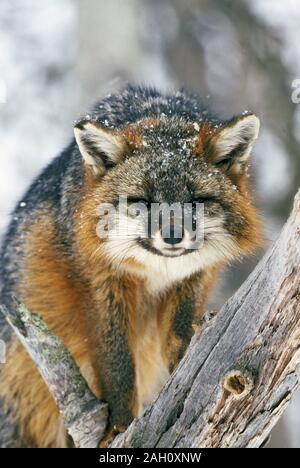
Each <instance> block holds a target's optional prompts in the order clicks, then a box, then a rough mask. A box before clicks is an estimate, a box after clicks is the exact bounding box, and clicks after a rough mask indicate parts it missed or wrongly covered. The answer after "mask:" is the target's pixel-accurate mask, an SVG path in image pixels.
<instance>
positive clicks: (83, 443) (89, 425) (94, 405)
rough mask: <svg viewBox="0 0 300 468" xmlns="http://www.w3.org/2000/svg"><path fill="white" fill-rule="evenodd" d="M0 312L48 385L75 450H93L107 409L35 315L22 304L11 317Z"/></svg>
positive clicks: (59, 341) (5, 312)
mask: <svg viewBox="0 0 300 468" xmlns="http://www.w3.org/2000/svg"><path fill="white" fill-rule="evenodd" d="M3 312H4V314H5V315H6V318H7V320H8V322H9V324H10V325H11V327H12V328H13V330H14V331H15V333H16V334H17V336H18V338H19V339H20V341H21V342H22V344H23V345H24V346H25V348H26V349H27V351H28V353H29V354H30V356H31V358H32V359H33V361H34V362H35V364H36V365H37V367H38V369H39V371H40V373H41V375H42V377H43V378H44V380H45V382H46V384H47V385H48V387H49V390H50V392H51V394H52V396H53V397H54V399H55V401H56V404H57V406H58V408H59V410H60V412H61V414H62V416H63V419H64V423H65V427H66V429H67V431H68V433H69V434H70V436H71V437H72V439H73V441H74V444H75V446H76V447H80V448H93V447H96V446H97V443H98V442H99V440H100V439H101V438H102V437H103V435H104V432H105V427H106V422H107V416H108V409H107V405H106V404H105V403H103V402H100V401H98V400H97V399H96V398H95V396H94V395H93V394H92V392H91V391H90V389H89V388H88V386H87V383H86V382H85V380H84V378H83V377H82V375H81V373H80V371H79V368H78V366H77V365H76V363H75V361H74V359H73V357H72V356H71V354H70V353H69V351H68V350H67V349H66V348H65V346H64V344H63V343H62V341H61V340H60V339H58V338H57V337H55V336H54V335H53V334H52V333H51V331H50V330H49V328H48V327H47V325H46V324H45V322H44V321H43V320H42V319H41V318H40V317H39V316H38V315H37V314H33V313H31V312H30V311H28V310H27V309H26V308H25V307H24V306H23V305H22V304H20V305H17V304H16V313H15V315H14V316H12V315H11V314H8V312H7V311H6V310H3ZM6 445H8V446H9V445H11V444H9V443H7V442H6Z"/></svg>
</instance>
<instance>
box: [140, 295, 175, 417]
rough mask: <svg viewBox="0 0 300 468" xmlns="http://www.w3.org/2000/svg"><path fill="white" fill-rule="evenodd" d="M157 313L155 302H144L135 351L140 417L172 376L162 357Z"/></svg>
mask: <svg viewBox="0 0 300 468" xmlns="http://www.w3.org/2000/svg"><path fill="white" fill-rule="evenodd" d="M157 313H158V305H157V304H156V303H155V302H152V301H150V302H147V301H143V302H142V303H141V306H140V310H139V316H138V322H139V323H138V327H137V330H138V332H137V333H138V335H137V341H136V349H135V367H136V388H137V395H138V409H137V412H138V414H137V415H138V416H140V415H141V414H142V413H143V411H144V410H145V408H146V407H147V406H148V405H149V404H151V403H152V402H153V400H154V399H155V398H156V396H157V395H158V393H159V392H160V390H161V389H162V387H163V386H164V384H165V382H166V381H167V379H168V378H169V375H170V374H169V371H168V368H167V365H166V363H165V362H164V358H163V354H162V343H161V339H160V333H159V329H158V323H157Z"/></svg>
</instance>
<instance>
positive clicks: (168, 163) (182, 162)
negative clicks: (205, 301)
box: [75, 113, 260, 276]
mask: <svg viewBox="0 0 300 468" xmlns="http://www.w3.org/2000/svg"><path fill="white" fill-rule="evenodd" d="M258 132H259V119H258V118H257V117H256V116H255V115H253V114H250V113H248V114H243V115H240V116H238V117H235V118H233V119H231V120H230V121H226V122H223V123H221V124H218V125H216V124H215V123H212V122H210V121H205V122H204V121H203V122H186V121H184V120H183V119H182V118H180V117H178V116H176V117H171V118H155V119H150V118H148V119H143V120H140V121H139V122H137V123H134V124H130V125H128V126H125V127H123V128H121V129H110V128H107V127H105V126H104V125H103V124H102V123H100V122H98V121H92V120H83V121H81V122H79V123H77V124H76V126H75V138H76V141H77V144H78V147H79V150H80V152H81V155H82V157H83V161H84V167H85V171H86V173H87V176H88V178H89V184H90V187H91V190H89V193H90V194H91V195H89V196H90V197H92V198H93V201H95V202H96V204H93V206H96V205H97V206H98V207H100V211H98V216H99V217H100V218H101V219H102V220H103V219H105V221H104V224H103V223H102V226H104V228H105V229H104V231H103V232H106V236H101V235H99V237H103V238H102V239H101V240H100V241H99V242H101V245H102V246H103V249H104V250H105V252H106V255H107V256H108V257H109V258H110V259H111V261H112V262H115V263H116V264H117V265H119V266H124V265H127V264H129V260H130V261H131V262H132V261H134V262H136V263H138V264H139V265H141V266H143V267H144V268H147V267H149V268H154V269H155V268H156V267H157V268H158V267H159V268H165V269H166V271H167V270H168V269H169V270H172V269H175V270H176V269H177V270H178V271H182V275H183V276H184V275H185V276H186V275H190V274H192V273H193V272H195V271H197V270H201V269H203V268H206V267H207V266H212V265H214V264H216V263H220V262H221V263H222V262H227V261H230V260H232V259H235V258H237V257H239V256H241V255H243V254H245V253H248V252H250V251H252V250H253V249H254V248H255V247H256V246H257V245H258V244H259V237H260V235H259V233H260V229H259V220H258V216H257V214H256V210H255V208H254V207H253V205H252V202H251V196H250V194H249V187H248V180H247V167H248V162H249V156H250V153H251V149H252V146H253V144H254V142H255V140H256V139H257V136H258ZM101 206H102V207H104V209H103V210H102V211H101ZM110 206H112V207H113V208H114V214H113V216H110V218H107V219H106V218H105V216H108V217H109V214H108V211H109V209H107V207H110ZM95 229H96V228H95Z"/></svg>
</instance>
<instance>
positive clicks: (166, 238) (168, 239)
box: [162, 225, 182, 245]
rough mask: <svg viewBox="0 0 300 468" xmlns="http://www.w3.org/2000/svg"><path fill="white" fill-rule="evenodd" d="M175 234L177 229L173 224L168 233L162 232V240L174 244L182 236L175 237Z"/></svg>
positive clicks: (177, 242) (180, 239) (179, 240)
mask: <svg viewBox="0 0 300 468" xmlns="http://www.w3.org/2000/svg"><path fill="white" fill-rule="evenodd" d="M169 234H170V235H169ZM177 235H178V230H176V229H175V228H174V226H173V225H171V226H170V233H168V234H167V235H166V234H165V233H163V232H162V238H163V240H164V241H165V242H166V243H167V244H169V245H176V244H179V242H181V241H182V236H181V237H177Z"/></svg>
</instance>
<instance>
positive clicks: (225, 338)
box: [13, 192, 300, 448]
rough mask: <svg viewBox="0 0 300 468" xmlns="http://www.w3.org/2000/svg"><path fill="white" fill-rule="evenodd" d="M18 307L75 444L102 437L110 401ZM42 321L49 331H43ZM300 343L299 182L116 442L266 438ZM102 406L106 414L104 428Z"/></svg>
mask: <svg viewBox="0 0 300 468" xmlns="http://www.w3.org/2000/svg"><path fill="white" fill-rule="evenodd" d="M20 312H21V322H20V321H18V320H14V323H13V326H14V328H15V329H17V330H16V331H17V333H18V335H19V337H20V339H21V341H22V342H23V343H24V345H25V346H26V347H27V349H28V350H29V351H30V353H31V355H32V357H33V359H34V361H35V362H36V363H37V365H38V367H39V369H40V371H41V373H42V375H43V376H44V378H45V380H46V382H47V383H48V385H49V388H50V391H52V393H53V395H54V397H55V399H56V401H57V403H58V405H59V407H60V409H61V411H62V413H63V415H64V417H65V421H66V426H67V428H68V429H69V432H70V434H71V435H72V436H73V437H74V438H75V439H76V445H77V446H79V447H81V446H96V440H97V437H98V436H99V434H100V433H101V431H103V428H104V423H103V414H104V413H103V411H106V408H105V407H104V406H103V404H102V403H99V402H97V401H95V398H94V397H93V396H92V395H91V393H90V392H89V390H88V388H87V386H86V384H85V382H84V381H83V379H82V377H81V376H80V373H79V371H78V369H77V367H75V364H74V362H73V361H72V358H71V357H70V355H69V353H68V352H67V351H66V350H65V349H63V348H62V344H61V343H60V342H59V341H58V340H57V339H56V338H55V337H53V336H52V335H49V330H48V329H47V328H45V325H44V324H42V322H41V321H40V319H39V318H38V317H37V316H36V315H32V314H29V313H28V312H27V311H26V310H24V309H21V311H20ZM19 315H20V314H19ZM23 324H25V328H26V333H25V334H24V332H22V329H23ZM37 325H38V326H37ZM40 329H42V330H43V329H46V331H47V333H46V335H45V337H43V338H42V339H41V335H40ZM49 336H50V338H49ZM53 340H54V341H53ZM52 341H53V342H52ZM299 343H300V192H298V195H297V196H296V198H295V203H294V208H293V211H292V213H291V216H290V218H289V220H288V221H287V223H286V225H285V226H284V228H283V230H282V232H281V235H280V237H279V239H278V240H277V242H275V244H274V245H273V247H272V248H270V250H269V251H268V252H267V253H266V255H265V256H264V257H263V259H262V260H261V261H260V262H259V264H258V265H257V267H256V268H255V270H254V271H253V272H252V274H251V275H250V277H249V278H248V279H247V280H246V282H245V283H244V284H243V285H242V287H241V288H240V289H239V290H238V291H237V292H236V294H235V295H234V296H233V297H232V298H231V299H230V300H229V301H228V302H227V303H226V304H225V305H224V306H223V307H222V309H221V311H220V312H219V313H218V314H217V315H216V316H215V317H214V318H213V319H212V320H211V321H210V322H209V323H208V325H205V326H203V328H202V329H200V330H199V331H198V332H197V333H196V334H195V336H194V337H193V339H192V342H191V344H190V346H189V348H188V350H187V353H186V355H185V357H184V358H183V360H182V362H181V363H180V365H179V367H178V369H177V370H176V372H175V373H174V374H173V376H172V377H171V378H170V380H169V381H168V382H167V384H166V385H165V387H164V388H163V390H162V392H161V393H160V395H159V396H158V398H157V400H156V401H155V402H154V403H153V405H152V406H151V407H150V408H149V409H148V410H147V411H146V412H145V413H144V415H143V416H142V417H141V418H139V419H136V420H134V421H133V423H132V424H131V425H130V427H129V428H128V429H127V431H126V432H125V433H124V434H121V435H119V436H117V437H116V439H115V440H114V441H113V443H112V445H111V446H112V447H148V448H149V447H164V448H166V447H167V448H171V447H176V448H183V447H201V448H204V447H244V448H246V447H260V446H262V445H263V443H264V441H265V440H266V439H267V437H268V435H269V433H270V431H271V429H272V427H273V426H274V425H275V424H276V422H277V421H278V419H279V417H280V416H281V414H282V413H283V411H284V409H285V407H286V405H287V404H288V402H289V401H290V399H291V396H292V394H293V393H294V391H295V390H296V389H297V387H298V386H299V378H300V372H299V370H300V346H299ZM57 347H58V348H59V352H58V353H57ZM45 350H46V352H45ZM53 351H54V353H53ZM62 378H63V382H64V385H62ZM91 406H92V410H91V409H90V408H91ZM93 411H95V413H93ZM95 415H98V417H99V415H100V420H101V422H102V425H101V423H100V426H101V427H100V430H99V421H98V419H97V417H96V416H95ZM70 421H71V424H70ZM74 421H75V423H74ZM74 425H75V426H76V427H75V429H74ZM97 431H98V432H97Z"/></svg>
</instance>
